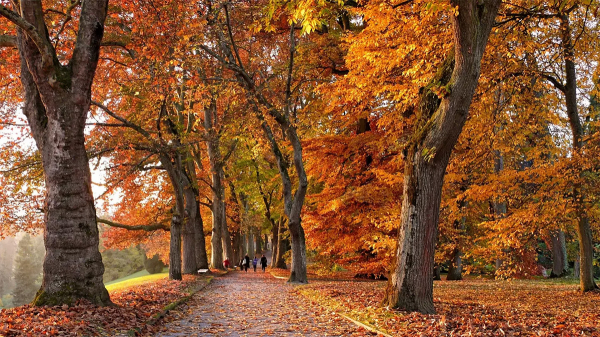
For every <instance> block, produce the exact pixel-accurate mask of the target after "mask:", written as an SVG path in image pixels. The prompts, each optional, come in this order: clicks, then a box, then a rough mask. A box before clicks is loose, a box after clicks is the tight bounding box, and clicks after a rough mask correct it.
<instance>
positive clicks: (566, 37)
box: [559, 13, 598, 292]
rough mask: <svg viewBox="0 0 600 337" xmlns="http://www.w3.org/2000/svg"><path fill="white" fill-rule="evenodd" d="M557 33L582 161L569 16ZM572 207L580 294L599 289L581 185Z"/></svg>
mask: <svg viewBox="0 0 600 337" xmlns="http://www.w3.org/2000/svg"><path fill="white" fill-rule="evenodd" d="M559 19H560V31H561V34H562V36H561V38H562V44H561V45H562V48H563V57H564V62H565V74H566V76H565V77H566V83H565V85H564V88H563V89H564V90H563V93H564V94H565V105H566V108H567V116H568V117H569V124H570V126H571V132H572V137H573V144H572V149H573V150H572V154H573V158H574V159H575V160H581V158H582V154H583V147H584V143H583V136H584V130H583V126H582V124H581V120H580V118H579V113H578V111H577V76H576V73H575V60H574V58H575V52H574V47H573V41H572V33H571V27H570V22H569V14H568V13H559ZM583 173H584V172H583V171H581V172H579V176H578V177H577V178H578V179H581V178H582V177H583ZM572 195H573V205H574V207H575V213H576V216H577V236H578V238H579V258H580V269H581V270H580V277H579V285H580V289H581V291H582V292H586V291H591V290H595V289H598V286H596V283H595V282H594V273H593V268H594V265H593V259H594V256H593V251H594V245H593V242H592V230H591V228H590V222H589V217H588V214H587V210H586V205H585V200H586V195H585V193H584V191H583V188H582V183H581V182H576V183H575V184H573V193H572Z"/></svg>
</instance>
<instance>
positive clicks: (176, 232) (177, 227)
mask: <svg viewBox="0 0 600 337" xmlns="http://www.w3.org/2000/svg"><path fill="white" fill-rule="evenodd" d="M170 233H171V243H170V245H169V279H170V280H181V217H180V216H179V215H176V214H175V215H173V218H172V219H171V232H170Z"/></svg>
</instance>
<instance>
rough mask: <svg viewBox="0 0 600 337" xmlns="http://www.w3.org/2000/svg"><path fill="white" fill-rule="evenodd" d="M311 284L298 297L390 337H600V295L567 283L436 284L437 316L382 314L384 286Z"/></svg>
mask: <svg viewBox="0 0 600 337" xmlns="http://www.w3.org/2000/svg"><path fill="white" fill-rule="evenodd" d="M278 273H279V274H278V275H279V276H284V275H285V272H282V271H278ZM330 278H331V277H330ZM309 282H310V283H309V284H308V285H303V286H300V287H297V288H296V290H297V292H298V293H299V294H301V295H303V296H305V297H306V298H307V299H309V300H310V301H312V302H315V303H318V304H320V305H321V306H323V307H325V308H327V309H329V310H331V311H334V312H337V313H338V314H341V315H345V316H347V317H350V318H352V319H354V320H356V321H359V322H362V323H364V324H366V325H368V326H370V327H373V328H375V329H377V330H379V331H382V332H385V333H387V334H389V335H391V336H600V323H599V322H600V310H598V308H599V306H600V292H591V293H586V294H581V293H580V292H579V291H578V285H577V284H573V283H572V282H565V281H562V280H510V281H499V280H489V279H479V278H474V277H469V278H468V279H466V280H462V281H435V282H434V304H435V308H436V310H437V314H436V315H422V314H417V313H406V312H402V311H397V310H390V309H387V308H382V307H381V305H380V304H381V302H382V300H383V297H384V294H385V288H386V285H387V282H385V281H371V282H365V281H358V280H346V281H343V280H334V281H331V280H327V278H322V279H313V280H311V279H310V278H309Z"/></svg>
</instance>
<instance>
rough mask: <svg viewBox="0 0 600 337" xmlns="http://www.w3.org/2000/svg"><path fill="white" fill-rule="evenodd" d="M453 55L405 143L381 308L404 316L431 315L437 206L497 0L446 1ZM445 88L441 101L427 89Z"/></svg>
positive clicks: (424, 100) (426, 93)
mask: <svg viewBox="0 0 600 337" xmlns="http://www.w3.org/2000/svg"><path fill="white" fill-rule="evenodd" d="M451 2H452V4H453V5H455V6H458V15H456V16H454V17H453V30H454V43H455V47H454V48H455V49H454V55H453V57H450V58H449V60H447V62H445V63H444V65H443V66H442V67H441V69H440V71H439V72H438V74H437V75H436V77H435V78H434V80H433V81H432V82H431V84H430V85H429V86H428V87H427V88H425V90H424V93H423V94H422V96H421V100H420V102H419V109H418V114H419V115H418V116H417V122H416V130H415V138H414V139H413V140H411V142H410V144H408V151H407V156H406V164H405V169H404V192H403V193H404V194H403V202H402V212H401V225H400V230H399V233H398V248H397V252H396V259H395V265H394V267H393V271H392V273H391V274H390V276H391V277H390V279H389V282H388V288H387V291H386V297H385V300H384V305H387V306H390V307H393V308H399V309H403V310H407V311H419V312H421V313H427V314H429V313H435V308H434V305H433V269H434V250H435V242H436V238H437V232H438V219H439V206H440V201H441V194H442V193H441V192H442V185H443V179H444V173H445V170H446V166H447V164H448V161H449V158H450V154H451V152H452V148H453V147H454V144H455V143H456V141H457V139H458V136H459V135H460V132H461V131H462V128H463V126H464V123H465V121H466V119H467V115H468V111H469V107H470V105H471V100H472V98H473V94H474V92H475V88H476V86H477V80H478V78H479V73H480V67H481V58H482V56H483V52H484V50H485V46H486V44H487V40H488V36H489V33H490V30H491V27H492V25H493V23H494V18H495V16H496V14H497V11H498V7H499V5H500V2H501V1H499V0H490V1H486V2H474V1H471V0H455V1H451ZM440 84H441V85H445V86H447V87H448V89H449V90H448V92H449V93H448V94H447V95H446V96H445V97H443V98H442V99H441V100H440V99H439V98H438V96H437V94H436V93H434V92H433V91H432V90H431V89H432V88H433V87H435V86H437V87H439V86H440Z"/></svg>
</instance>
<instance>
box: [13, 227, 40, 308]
mask: <svg viewBox="0 0 600 337" xmlns="http://www.w3.org/2000/svg"><path fill="white" fill-rule="evenodd" d="M43 259H44V250H43V246H42V240H34V238H32V237H31V236H30V235H28V234H26V235H24V236H23V238H22V239H21V240H20V241H19V244H18V247H17V256H16V257H15V267H14V274H13V277H14V279H15V288H14V289H13V291H12V295H13V305H15V306H19V305H23V304H26V303H30V302H31V301H32V300H33V299H34V297H35V293H36V292H37V290H38V289H39V287H40V284H41V276H42V262H43Z"/></svg>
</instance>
